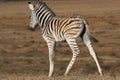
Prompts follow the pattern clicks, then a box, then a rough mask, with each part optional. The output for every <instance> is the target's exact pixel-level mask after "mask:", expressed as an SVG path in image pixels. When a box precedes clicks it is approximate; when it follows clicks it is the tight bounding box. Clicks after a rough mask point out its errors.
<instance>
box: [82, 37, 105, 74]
mask: <svg viewBox="0 0 120 80" xmlns="http://www.w3.org/2000/svg"><path fill="white" fill-rule="evenodd" d="M84 43H85V44H86V46H87V47H88V49H89V52H90V54H91V56H92V57H93V59H94V60H95V62H96V65H97V68H98V71H99V73H100V76H102V75H103V73H102V69H101V67H100V64H99V62H98V59H97V56H96V54H95V51H94V49H93V47H92V45H91V41H90V40H89V39H88V40H87V38H86V40H85V39H84Z"/></svg>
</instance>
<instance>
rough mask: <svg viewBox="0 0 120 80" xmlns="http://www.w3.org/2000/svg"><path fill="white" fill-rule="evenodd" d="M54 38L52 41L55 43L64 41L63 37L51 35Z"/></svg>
mask: <svg viewBox="0 0 120 80" xmlns="http://www.w3.org/2000/svg"><path fill="white" fill-rule="evenodd" d="M53 36H54V39H55V41H56V42H59V41H64V40H65V37H64V36H63V35H62V36H60V35H55V34H54V35H53Z"/></svg>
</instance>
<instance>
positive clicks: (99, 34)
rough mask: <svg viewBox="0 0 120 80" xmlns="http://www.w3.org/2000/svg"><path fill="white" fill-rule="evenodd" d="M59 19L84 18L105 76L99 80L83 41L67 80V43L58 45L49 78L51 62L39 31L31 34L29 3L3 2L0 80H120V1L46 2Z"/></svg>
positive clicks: (68, 52) (1, 5)
mask: <svg viewBox="0 0 120 80" xmlns="http://www.w3.org/2000/svg"><path fill="white" fill-rule="evenodd" d="M44 1H45V2H46V4H47V5H48V6H50V8H51V9H52V10H53V11H54V12H55V13H56V14H57V16H59V17H68V16H70V15H72V14H80V15H82V16H85V17H86V18H87V19H88V21H89V23H90V26H91V32H92V34H93V35H94V36H95V37H96V38H97V39H98V40H99V43H97V44H93V46H94V49H95V51H96V53H97V55H98V57H99V60H100V64H101V66H102V69H103V72H104V76H103V77H100V76H99V75H98V72H97V67H96V65H95V62H94V60H93V59H92V58H91V56H90V54H89V52H88V50H87V48H86V46H85V45H84V44H83V43H82V40H81V39H79V38H78V39H77V42H78V45H79V47H80V50H81V54H80V55H79V56H78V58H77V61H76V63H75V64H74V66H73V68H72V69H71V71H70V74H69V75H68V77H64V76H63V74H64V72H65V69H66V67H67V65H68V63H69V61H70V59H71V57H72V53H71V50H70V48H69V47H68V45H67V44H66V42H61V43H58V44H57V47H56V57H55V71H54V75H53V77H52V78H48V77H47V75H48V70H49V59H48V49H47V45H46V42H45V41H44V40H43V38H42V37H41V32H40V29H37V30H36V31H35V32H31V31H29V30H28V27H29V21H30V20H29V15H30V11H29V9H28V6H27V2H25V1H23V2H21V1H19V2H0V80H120V5H119V4H120V1H119V0H115V1H114V0H99V1H98V0H81V1H80V0H70V1H68V0H44Z"/></svg>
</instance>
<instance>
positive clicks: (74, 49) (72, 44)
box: [64, 39, 80, 76]
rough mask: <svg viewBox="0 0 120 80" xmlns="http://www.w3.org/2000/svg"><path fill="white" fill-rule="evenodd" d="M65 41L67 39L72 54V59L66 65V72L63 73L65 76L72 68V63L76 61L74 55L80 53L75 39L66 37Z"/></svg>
mask: <svg viewBox="0 0 120 80" xmlns="http://www.w3.org/2000/svg"><path fill="white" fill-rule="evenodd" d="M66 41H67V43H68V45H69V47H70V48H71V49H72V53H73V56H72V59H71V61H70V63H69V65H68V66H67V69H66V72H65V74H64V75H65V76H67V74H68V73H69V71H70V69H71V68H72V66H73V64H74V63H75V61H76V57H77V56H78V54H79V53H80V50H79V48H78V45H77V43H76V40H75V39H67V40H66Z"/></svg>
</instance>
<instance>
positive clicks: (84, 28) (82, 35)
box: [80, 24, 86, 40]
mask: <svg viewBox="0 0 120 80" xmlns="http://www.w3.org/2000/svg"><path fill="white" fill-rule="evenodd" d="M83 26H84V27H83V31H82V33H81V34H80V37H81V38H82V40H83V37H84V34H85V32H86V27H85V24H84V25H83Z"/></svg>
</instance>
